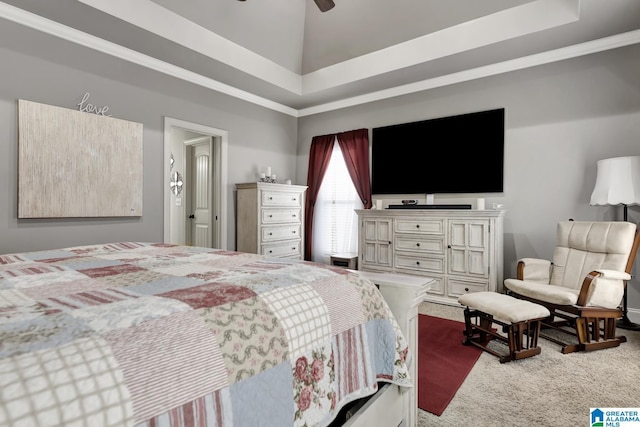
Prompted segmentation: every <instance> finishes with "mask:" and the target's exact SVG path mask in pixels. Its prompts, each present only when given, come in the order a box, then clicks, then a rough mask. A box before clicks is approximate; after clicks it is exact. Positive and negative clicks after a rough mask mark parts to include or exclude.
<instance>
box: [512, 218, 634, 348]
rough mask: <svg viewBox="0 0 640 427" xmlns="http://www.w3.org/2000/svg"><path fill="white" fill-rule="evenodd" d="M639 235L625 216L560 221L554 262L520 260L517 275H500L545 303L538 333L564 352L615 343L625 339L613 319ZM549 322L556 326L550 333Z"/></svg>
mask: <svg viewBox="0 0 640 427" xmlns="http://www.w3.org/2000/svg"><path fill="white" fill-rule="evenodd" d="M639 235H640V234H639V233H638V230H637V227H636V225H635V224H633V223H630V222H626V221H624V222H623V221H615V222H604V221H596V222H587V221H563V222H560V223H558V226H557V237H556V248H555V251H554V254H553V262H551V261H548V260H541V259H535V258H523V259H521V260H519V261H518V267H517V278H516V279H506V280H505V281H504V285H505V288H506V292H507V294H509V295H511V296H514V297H516V298H520V299H524V300H528V301H531V302H534V303H537V304H541V305H543V306H545V307H547V308H548V309H549V311H550V313H551V316H550V317H548V318H546V319H545V320H543V321H542V328H543V333H542V334H541V335H540V336H541V337H543V338H546V339H548V340H550V341H553V342H555V343H556V344H559V345H561V346H562V353H571V352H574V351H589V350H598V349H602V348H608V347H617V346H619V345H620V343H622V342H625V341H626V337H624V336H616V320H617V319H619V318H621V317H622V310H621V308H620V305H621V301H622V297H623V294H624V289H625V286H626V285H627V284H626V281H627V280H629V279H630V278H631V276H630V272H631V268H632V267H633V262H634V259H635V256H636V252H637V250H638V244H639V243H640V238H639V237H638V236H639ZM551 328H553V329H555V330H558V331H560V332H559V333H558V332H556V333H553V336H550V335H549V332H550V331H551ZM566 334H569V335H572V336H573V338H571V337H570V336H568V335H566Z"/></svg>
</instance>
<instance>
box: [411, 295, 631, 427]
mask: <svg viewBox="0 0 640 427" xmlns="http://www.w3.org/2000/svg"><path fill="white" fill-rule="evenodd" d="M420 313H422V314H429V315H431V316H439V317H443V318H447V319H453V320H459V321H461V322H463V321H464V317H463V311H462V309H461V308H458V307H453V306H447V305H440V304H432V303H423V304H421V306H420ZM460 335H461V339H460V341H461V342H462V331H461V333H460ZM618 335H625V336H626V337H627V340H628V341H627V342H626V343H623V344H621V345H620V346H619V347H616V348H610V349H605V350H599V351H593V352H588V353H572V354H562V353H560V347H559V346H558V345H556V344H553V343H551V342H549V341H546V340H544V339H541V340H540V347H541V348H542V353H541V354H539V355H537V356H534V357H531V358H528V359H523V360H518V361H513V362H509V363H505V364H501V363H500V362H499V361H498V359H497V358H496V357H495V356H492V355H490V354H488V353H486V352H483V353H482V355H481V356H480V359H478V362H477V363H476V365H475V366H474V368H473V369H472V370H471V373H469V375H468V376H467V378H466V380H465V381H464V383H463V384H462V386H461V387H460V389H459V390H458V392H457V393H456V395H455V397H454V398H453V400H452V401H451V403H450V404H449V406H448V407H447V409H446V410H445V411H444V413H443V414H442V415H441V416H440V417H437V416H435V415H433V414H431V413H429V412H426V411H419V414H418V426H419V427H425V426H452V427H454V426H455V427H459V426H479V427H485V426H486V427H489V426H492V427H493V426H495V427H502V426H504V427H507V426H509V427H512V426H532V425H535V426H538V427H540V426H587V425H590V417H589V415H590V408H596V407H598V408H604V407H607V408H608V407H621V408H637V407H640V332H633V331H623V330H619V331H618ZM460 345H462V344H460Z"/></svg>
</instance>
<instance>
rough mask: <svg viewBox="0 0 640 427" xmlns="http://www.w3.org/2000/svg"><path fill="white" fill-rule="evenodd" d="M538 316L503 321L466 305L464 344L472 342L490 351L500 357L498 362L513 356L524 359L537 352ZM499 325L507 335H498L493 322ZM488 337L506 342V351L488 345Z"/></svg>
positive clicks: (509, 359) (471, 343) (503, 361)
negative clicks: (536, 317) (515, 320)
mask: <svg viewBox="0 0 640 427" xmlns="http://www.w3.org/2000/svg"><path fill="white" fill-rule="evenodd" d="M540 320H541V319H529V320H525V321H521V322H515V323H505V322H501V321H499V320H497V319H494V318H493V315H491V314H487V313H484V312H482V311H479V310H471V309H470V308H469V307H467V308H465V310H464V321H465V331H464V334H465V337H466V338H465V339H464V340H463V341H462V343H463V344H464V345H473V346H476V347H478V348H480V349H481V350H483V351H486V352H487V353H490V354H492V355H494V356H496V357H498V360H500V363H507V362H510V361H512V360H520V359H526V358H527V357H532V356H535V355H537V354H540V352H541V349H540V347H538V337H539V335H540ZM494 323H495V324H498V325H500V326H502V328H503V331H504V332H506V334H507V336H506V337H505V336H503V335H500V334H498V333H497V332H496V330H495V329H493V328H492V325H493V324H494ZM491 340H498V341H499V342H501V343H502V344H505V345H506V346H507V347H508V348H509V351H508V352H499V351H497V350H494V349H492V348H489V347H487V344H488V343H489V341H491Z"/></svg>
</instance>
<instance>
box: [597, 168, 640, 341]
mask: <svg viewBox="0 0 640 427" xmlns="http://www.w3.org/2000/svg"><path fill="white" fill-rule="evenodd" d="M597 166H598V176H597V178H596V185H595V187H594V189H593V193H591V203H590V204H591V205H614V206H618V205H622V206H623V207H624V220H625V221H627V206H629V205H639V204H640V156H630V157H614V158H611V159H604V160H599V161H598V164H597ZM622 304H623V316H622V319H620V320H618V323H617V326H618V327H619V328H621V329H628V330H633V331H640V325H638V324H637V323H633V322H632V321H631V320H629V316H628V314H627V313H628V308H627V286H626V285H625V287H624V296H623V300H622Z"/></svg>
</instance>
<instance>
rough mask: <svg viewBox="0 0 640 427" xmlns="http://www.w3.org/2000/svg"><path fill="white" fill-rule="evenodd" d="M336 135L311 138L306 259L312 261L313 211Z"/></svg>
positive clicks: (305, 225) (306, 209)
mask: <svg viewBox="0 0 640 427" xmlns="http://www.w3.org/2000/svg"><path fill="white" fill-rule="evenodd" d="M335 139H336V135H335V134H332V135H321V136H314V137H313V139H312V140H311V150H310V151H309V171H308V172H307V186H308V187H309V188H307V198H306V203H305V215H304V230H305V239H304V259H305V260H307V261H311V248H312V242H313V211H314V207H315V205H316V197H318V192H319V191H320V184H322V179H323V178H324V174H325V172H326V171H327V167H328V166H329V160H331V151H332V150H333V142H334V141H335Z"/></svg>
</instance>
